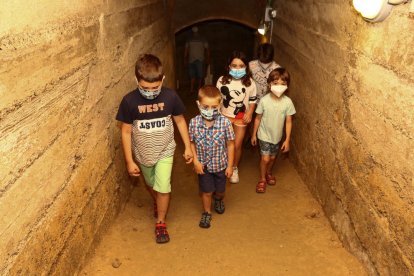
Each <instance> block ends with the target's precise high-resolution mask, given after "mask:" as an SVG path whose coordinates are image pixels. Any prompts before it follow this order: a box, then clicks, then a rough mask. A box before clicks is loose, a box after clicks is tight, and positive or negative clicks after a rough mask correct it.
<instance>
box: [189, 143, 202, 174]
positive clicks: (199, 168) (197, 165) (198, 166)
mask: <svg viewBox="0 0 414 276" xmlns="http://www.w3.org/2000/svg"><path fill="white" fill-rule="evenodd" d="M190 145H191V151H192V152H193V156H194V159H193V162H194V171H195V172H196V174H204V170H203V164H201V163H200V161H198V158H197V151H196V147H195V144H194V142H191V144H190Z"/></svg>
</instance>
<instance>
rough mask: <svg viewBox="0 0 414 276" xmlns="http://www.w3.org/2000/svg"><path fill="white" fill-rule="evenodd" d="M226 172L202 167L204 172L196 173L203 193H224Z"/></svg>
mask: <svg viewBox="0 0 414 276" xmlns="http://www.w3.org/2000/svg"><path fill="white" fill-rule="evenodd" d="M226 180H227V179H226V174H225V173H224V170H223V171H220V172H215V173H212V172H208V171H207V170H206V169H204V174H199V175H198V186H199V188H200V191H201V192H203V193H213V192H217V193H224V192H225V191H226Z"/></svg>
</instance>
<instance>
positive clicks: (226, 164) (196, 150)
mask: <svg viewBox="0 0 414 276" xmlns="http://www.w3.org/2000/svg"><path fill="white" fill-rule="evenodd" d="M220 103H221V94H220V91H219V90H218V89H217V87H215V86H212V85H206V86H203V87H202V88H200V89H199V91H198V101H197V106H198V109H199V110H200V115H197V116H196V117H194V118H193V119H191V121H190V125H189V133H190V141H191V149H192V151H193V156H194V170H195V172H196V173H197V174H198V181H199V189H200V192H201V200H202V203H203V209H204V212H203V213H202V214H201V220H200V223H199V226H200V227H202V228H209V227H210V222H211V219H212V215H211V202H212V197H213V193H214V210H215V211H216V212H217V213H218V214H223V213H224V211H225V206H224V201H223V198H224V192H225V190H226V177H230V176H231V175H232V174H233V159H234V132H233V128H232V126H231V122H230V121H229V119H227V118H226V117H224V116H223V115H221V114H220V113H219V108H220Z"/></svg>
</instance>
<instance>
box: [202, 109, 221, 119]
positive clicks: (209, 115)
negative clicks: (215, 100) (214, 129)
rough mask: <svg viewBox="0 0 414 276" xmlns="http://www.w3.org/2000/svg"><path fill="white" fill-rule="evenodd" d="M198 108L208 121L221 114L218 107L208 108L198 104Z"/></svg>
mask: <svg viewBox="0 0 414 276" xmlns="http://www.w3.org/2000/svg"><path fill="white" fill-rule="evenodd" d="M198 109H199V110H200V115H201V117H203V118H204V119H206V120H207V121H213V120H215V119H217V116H218V115H219V110H218V108H212V109H207V108H202V107H201V106H198Z"/></svg>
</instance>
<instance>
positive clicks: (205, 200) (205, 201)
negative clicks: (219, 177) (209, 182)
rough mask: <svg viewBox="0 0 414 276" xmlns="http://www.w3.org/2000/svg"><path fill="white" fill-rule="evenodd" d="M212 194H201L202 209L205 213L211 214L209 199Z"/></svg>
mask: <svg viewBox="0 0 414 276" xmlns="http://www.w3.org/2000/svg"><path fill="white" fill-rule="evenodd" d="M212 195H213V193H202V194H201V201H202V202H203V209H204V211H205V212H207V213H209V214H211V197H212Z"/></svg>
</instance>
